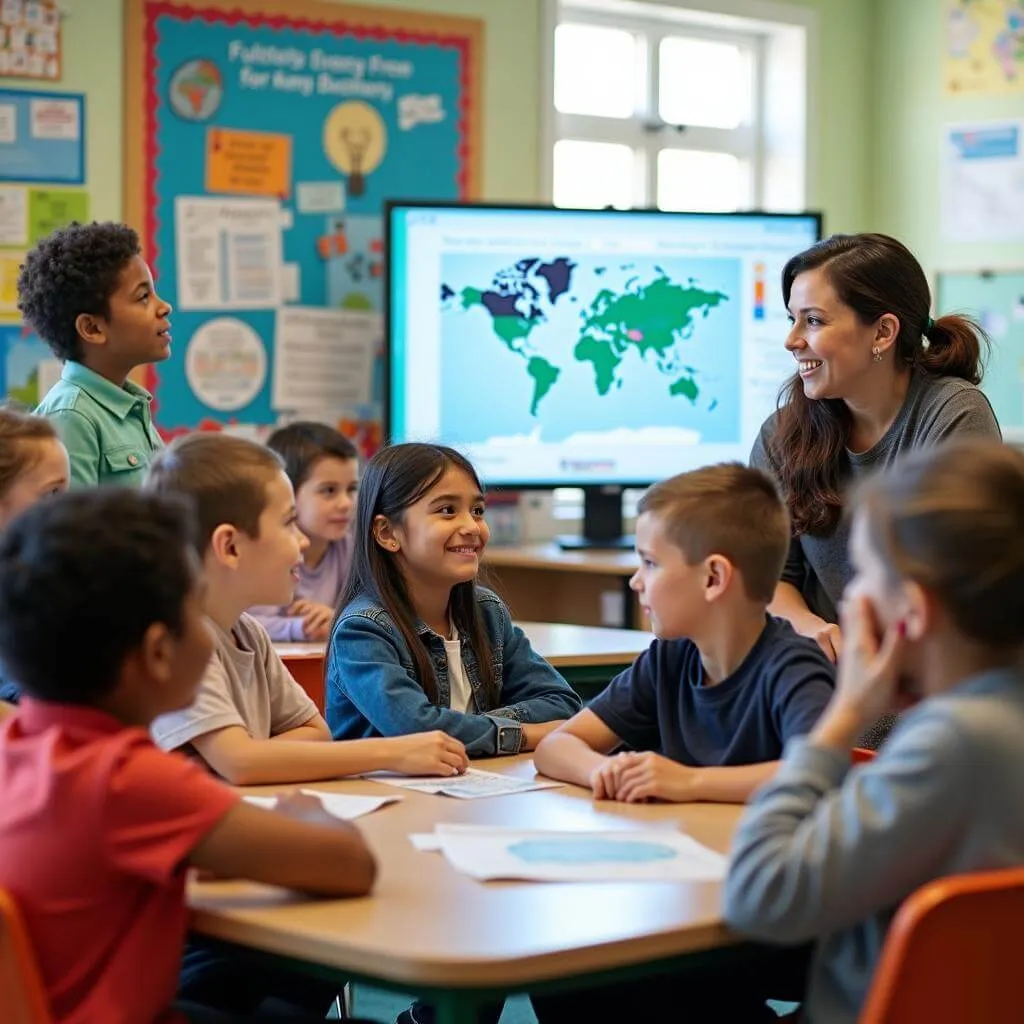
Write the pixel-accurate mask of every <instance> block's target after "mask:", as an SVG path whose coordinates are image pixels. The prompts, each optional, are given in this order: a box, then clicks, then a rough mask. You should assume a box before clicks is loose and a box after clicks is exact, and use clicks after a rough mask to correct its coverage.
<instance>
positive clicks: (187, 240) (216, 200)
mask: <svg viewBox="0 0 1024 1024" xmlns="http://www.w3.org/2000/svg"><path fill="white" fill-rule="evenodd" d="M174 230H175V242H176V249H177V259H178V307H179V308H180V309H188V310H224V309H276V308H277V307H278V305H280V301H281V264H282V246H281V204H280V203H279V202H278V201H277V200H276V199H264V198H254V199H237V198H233V197H230V196H220V197H212V196H177V197H176V198H175V200H174Z"/></svg>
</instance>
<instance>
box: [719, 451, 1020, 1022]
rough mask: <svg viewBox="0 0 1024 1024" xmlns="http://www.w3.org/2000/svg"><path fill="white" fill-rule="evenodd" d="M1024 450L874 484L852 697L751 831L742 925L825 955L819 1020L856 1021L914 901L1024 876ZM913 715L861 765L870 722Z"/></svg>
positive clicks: (845, 684)
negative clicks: (970, 879) (988, 879)
mask: <svg viewBox="0 0 1024 1024" xmlns="http://www.w3.org/2000/svg"><path fill="white" fill-rule="evenodd" d="M1021 523H1024V455H1022V454H1020V453H1018V452H1015V451H1013V450H1012V449H1010V448H1007V447H1004V446H1002V445H1000V444H998V443H996V442H991V441H977V440H975V441H969V442H955V443H951V444H950V445H947V446H940V447H937V448H933V449H930V450H923V451H918V452H915V453H913V454H911V455H909V456H907V457H905V458H904V459H902V460H900V462H899V463H898V464H897V466H896V467H895V468H893V469H891V470H888V471H886V472H885V473H884V474H883V475H880V476H877V477H874V478H870V479H869V480H868V481H867V482H866V483H865V484H863V485H862V487H861V489H860V491H859V493H858V498H857V500H856V501H855V512H854V516H853V522H852V529H851V542H850V557H851V563H852V567H853V573H854V575H853V579H852V581H851V583H850V586H849V587H848V589H847V593H846V596H845V598H844V607H843V612H842V615H841V618H842V626H843V636H844V638H845V643H844V648H843V656H842V658H841V659H840V661H839V673H838V684H837V688H836V694H835V697H834V698H833V700H832V703H831V704H830V706H829V708H828V709H827V710H826V712H825V714H824V715H823V716H822V718H821V720H820V721H819V723H818V725H817V726H815V728H814V730H813V731H812V732H811V734H810V735H809V737H807V738H806V739H801V740H796V741H793V742H792V743H791V744H790V745H789V746H788V748H787V751H786V756H785V759H784V760H783V762H782V765H781V767H780V768H779V771H778V774H777V775H776V776H775V778H774V780H773V781H772V782H770V783H768V784H767V785H766V786H764V787H763V788H762V789H761V790H760V791H759V792H758V793H757V794H756V795H755V797H754V798H753V801H752V802H751V804H750V806H749V808H748V809H747V811H746V813H745V814H744V816H743V819H742V821H741V823H740V827H739V830H738V832H737V834H736V837H735V840H734V843H733V849H732V859H731V865H730V870H729V875H728V878H727V880H726V885H725V917H726V920H727V921H728V922H729V924H730V925H732V926H733V927H734V928H736V929H738V930H739V931H742V932H744V933H746V934H748V935H751V936H753V937H756V938H759V939H763V940H767V941H771V942H778V943H784V944H796V943H801V942H805V941H807V940H817V943H818V944H817V948H816V952H815V956H814V961H813V965H812V968H811V975H810V981H809V987H808V991H807V997H806V1003H805V1019H806V1020H807V1021H809V1022H810V1024H826V1022H827V1024H847V1022H849V1024H853V1022H854V1021H856V1020H857V1016H858V1012H859V1009H860V1006H861V1004H862V1002H863V1000H864V998H865V996H866V994H867V991H868V988H869V986H870V984H871V979H872V975H873V973H874V969H875V965H876V963H877V960H878V956H879V953H880V951H881V948H882V944H883V942H884V940H885V935H886V931H887V929H888V927H889V924H890V922H891V920H892V917H893V915H894V913H895V911H896V910H897V908H898V907H899V905H900V903H901V902H902V901H903V900H904V899H906V897H907V896H909V895H910V894H911V893H912V892H914V891H915V890H916V889H918V888H919V887H920V886H922V885H923V884H925V883H926V882H929V881H931V880H932V879H935V878H938V877H942V876H944V875H951V874H956V873H960V872H966V871H978V870H988V869H994V868H1001V867H1008V866H1012V865H1020V864H1024V816H1022V815H1021V813H1020V809H1021V807H1024V771H1021V764H1022V754H1021V751H1024V676H1022V670H1021V665H1022V664H1024V533H1022V531H1021V527H1020V524H1021ZM907 698H909V699H910V700H917V701H919V703H917V705H916V706H915V707H914V708H913V710H911V711H909V712H908V713H907V714H906V715H904V717H903V718H902V720H901V721H900V723H899V725H898V726H897V727H896V729H895V730H894V732H893V733H892V735H891V736H890V737H889V739H888V741H887V742H886V744H885V746H884V747H883V748H882V750H881V751H880V752H879V754H878V756H877V757H876V758H875V759H874V760H873V761H871V762H868V763H865V764H862V765H858V766H857V767H856V768H851V766H850V750H851V747H852V746H853V745H854V743H855V740H856V737H857V736H858V735H859V734H860V733H861V731H862V730H863V729H864V727H865V726H866V725H867V724H868V723H870V722H872V721H874V720H876V719H877V718H878V717H879V715H881V714H882V713H883V712H885V711H886V710H887V709H889V708H891V707H892V706H893V705H894V704H895V703H897V702H898V701H900V700H901V699H904V700H905V699H907Z"/></svg>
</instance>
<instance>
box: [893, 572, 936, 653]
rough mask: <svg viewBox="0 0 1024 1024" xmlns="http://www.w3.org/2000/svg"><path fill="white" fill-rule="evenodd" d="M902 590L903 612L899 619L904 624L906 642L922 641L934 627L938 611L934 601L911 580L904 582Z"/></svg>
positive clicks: (918, 584) (919, 585) (922, 588)
mask: <svg viewBox="0 0 1024 1024" xmlns="http://www.w3.org/2000/svg"><path fill="white" fill-rule="evenodd" d="M902 590H903V594H902V604H903V609H904V611H903V614H902V615H901V616H900V619H901V621H902V622H904V623H905V624H906V637H907V639H908V640H922V639H924V636H925V634H926V633H928V632H929V631H930V630H931V629H933V628H934V625H935V618H936V613H937V611H938V609H937V608H936V606H935V599H934V598H933V597H932V595H931V594H929V593H928V591H927V590H925V589H924V587H922V586H921V584H920V583H915V582H914V581H913V580H907V581H905V582H904V583H903V586H902Z"/></svg>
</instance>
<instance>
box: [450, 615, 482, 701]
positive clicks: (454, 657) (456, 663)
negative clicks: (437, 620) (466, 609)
mask: <svg viewBox="0 0 1024 1024" xmlns="http://www.w3.org/2000/svg"><path fill="white" fill-rule="evenodd" d="M451 636H452V637H453V638H454V639H452V640H445V642H444V653H445V657H447V659H448V684H449V686H450V687H451V704H450V707H451V709H452V711H461V712H463V713H464V714H465V713H466V712H469V713H473V712H475V711H476V701H475V700H474V699H473V687H472V686H470V685H469V680H468V679H467V678H466V670H465V668H464V667H463V664H462V641H461V640H460V639H459V633H458V630H456V628H455V626H454V625H453V626H452V628H451Z"/></svg>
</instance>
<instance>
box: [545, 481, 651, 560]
mask: <svg viewBox="0 0 1024 1024" xmlns="http://www.w3.org/2000/svg"><path fill="white" fill-rule="evenodd" d="M622 525H623V516H622V488H621V487H614V486H609V487H584V488H583V536H582V537H575V536H562V537H558V538H557V542H558V546H559V547H560V548H561V549H562V550H563V551H584V550H587V549H595V548H596V549H604V550H605V551H632V550H633V543H634V539H633V537H631V536H627V535H625V534H623V531H622Z"/></svg>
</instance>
